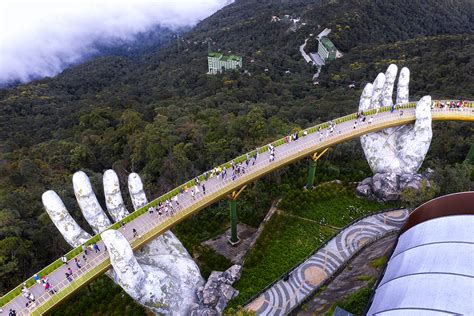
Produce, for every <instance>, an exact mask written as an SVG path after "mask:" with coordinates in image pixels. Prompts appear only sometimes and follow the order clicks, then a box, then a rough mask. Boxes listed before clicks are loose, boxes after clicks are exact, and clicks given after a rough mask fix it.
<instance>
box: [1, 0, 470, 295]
mask: <svg viewBox="0 0 474 316" xmlns="http://www.w3.org/2000/svg"><path fill="white" fill-rule="evenodd" d="M473 12H474V10H473V2H472V1H471V0H459V1H448V0H443V1H430V0H418V1H409V0H378V1H368V0H357V1H352V0H330V1H326V0H319V1H314V0H313V1H307V0H295V1H258V0H247V1H236V2H235V3H233V4H231V5H229V6H226V7H225V8H223V9H222V10H220V11H218V12H217V13H215V14H214V15H212V16H211V17H209V18H207V19H206V20H204V21H202V22H201V23H199V24H198V25H197V26H196V27H195V28H193V29H192V30H190V31H189V32H187V33H185V34H183V36H182V38H180V39H177V40H174V41H173V42H171V43H170V44H169V45H166V46H164V47H162V48H160V49H159V50H157V51H153V52H146V53H143V54H142V55H141V56H139V58H127V57H120V56H109V57H101V58H97V59H94V60H91V61H89V62H86V63H84V64H82V65H78V66H76V67H73V68H70V69H67V70H65V71H64V72H63V73H61V74H60V75H58V76H56V77H55V78H48V79H43V80H38V81H35V82H31V83H29V84H26V85H19V86H17V87H14V88H10V89H3V90H0V148H1V157H0V175H1V177H0V239H1V240H0V293H5V292H6V291H7V290H8V289H9V288H11V287H13V286H14V285H16V284H17V283H19V282H20V281H21V280H23V279H24V278H25V277H27V276H29V275H31V274H32V273H33V272H35V271H36V270H38V269H39V268H40V267H42V266H44V265H46V264H47V263H49V262H50V261H52V259H53V258H56V257H58V256H59V255H60V254H61V253H64V252H65V251H67V250H68V249H69V247H68V246H67V245H66V244H65V242H64V241H63V240H62V238H61V237H60V235H59V233H58V232H57V230H56V229H55V227H54V225H53V224H52V223H51V221H50V220H49V218H48V217H47V215H46V214H45V212H44V210H43V208H42V205H41V193H42V192H44V191H45V190H47V189H54V190H56V191H57V192H58V193H59V194H60V195H61V197H62V198H63V199H64V202H65V204H66V206H67V207H68V209H69V210H71V212H72V213H73V215H74V216H75V217H76V219H78V221H79V222H80V223H81V224H83V227H87V225H84V221H83V220H82V218H81V216H79V214H80V212H79V211H78V207H77V204H76V203H75V201H74V194H73V192H72V185H71V177H72V174H73V173H74V172H75V171H77V170H79V169H82V170H85V171H86V172H87V173H88V174H89V175H90V176H91V179H92V181H93V185H94V187H95V188H96V192H97V193H98V194H99V195H101V194H102V193H101V191H102V186H101V176H102V172H103V171H104V170H105V169H108V168H113V169H114V170H116V171H117V173H118V174H119V177H120V178H121V180H122V181H123V183H122V187H126V186H125V183H126V182H125V180H126V176H127V174H128V173H129V172H131V171H136V172H139V173H140V174H141V175H142V176H143V177H144V179H145V182H146V184H145V186H146V188H147V193H148V195H149V196H150V197H156V196H158V195H159V194H160V193H163V192H165V191H166V190H168V189H170V188H171V187H173V186H175V185H177V184H179V183H181V182H182V181H183V180H186V179H189V178H191V177H193V176H195V175H197V174H199V173H200V172H202V171H204V170H207V169H208V168H210V167H212V166H214V165H216V164H218V163H222V162H224V161H226V160H228V159H230V158H232V157H234V156H236V155H238V154H239V153H242V152H244V151H245V150H248V149H253V148H255V146H257V145H261V144H264V143H265V142H267V141H269V140H272V139H275V138H277V137H278V136H281V135H283V134H285V133H288V132H289V131H291V130H293V129H297V128H304V127H307V126H310V125H314V124H316V123H318V122H321V121H324V120H328V119H330V118H333V117H338V116H341V115H344V114H347V113H351V112H354V111H356V109H357V105H358V98H359V96H360V94H361V91H362V88H363V85H364V84H365V83H366V82H368V81H369V80H372V79H373V78H375V76H376V74H377V72H380V71H385V69H386V67H387V66H388V65H389V64H390V63H396V64H397V65H398V66H400V67H402V66H407V67H409V68H410V69H411V73H412V81H411V85H410V90H411V91H410V92H411V99H413V100H416V99H418V98H419V97H420V96H422V95H425V94H430V95H432V96H433V97H437V98H459V97H464V98H467V99H472V98H474V58H472V57H473V52H474V18H473ZM274 15H275V16H279V17H283V16H284V15H291V16H292V17H301V22H303V23H305V24H304V25H303V24H299V25H297V26H295V25H294V24H293V22H291V21H288V20H285V19H283V18H282V19H281V20H280V21H278V22H271V17H272V16H274ZM326 27H329V28H331V29H332V30H333V32H332V33H331V34H330V35H329V37H330V38H331V39H332V40H333V42H334V43H335V45H336V46H337V47H338V48H339V49H340V50H341V51H342V52H343V54H344V57H343V58H342V59H338V60H336V61H334V62H330V63H329V64H328V65H327V66H326V67H325V68H323V71H322V74H321V78H320V79H321V80H320V82H321V85H320V86H318V87H316V86H314V85H313V83H312V80H311V78H312V75H313V73H314V72H315V69H314V68H312V67H311V66H309V65H307V64H305V62H304V60H303V58H302V57H301V55H300V53H299V50H298V48H299V45H301V44H302V43H303V42H304V40H305V38H307V37H308V36H309V34H310V33H313V34H317V33H318V32H320V31H321V30H323V29H324V28H326ZM178 41H179V42H178ZM209 41H211V46H212V49H213V50H221V51H222V52H227V51H232V53H235V54H238V55H241V56H243V64H244V66H243V68H244V69H245V70H247V73H244V72H227V73H224V74H220V75H216V76H210V75H206V72H207V50H208V42H209ZM287 70H289V71H290V73H287ZM352 81H355V82H356V86H357V88H356V89H348V88H347V85H348V83H350V82H352ZM472 132H473V127H472V124H469V123H436V124H435V129H434V140H433V144H432V147H431V149H430V152H429V156H428V158H427V161H426V162H425V165H424V166H425V167H428V166H429V167H432V168H437V169H438V171H439V174H442V175H443V176H442V177H439V183H438V185H439V187H440V191H439V192H440V194H441V193H446V192H449V191H450V190H456V189H458V188H465V187H466V186H467V187H469V186H471V188H473V187H472V183H473V182H472V181H473V180H474V179H473V174H472V168H471V169H470V167H469V166H466V165H459V164H458V163H461V162H462V161H464V159H465V157H466V155H467V153H468V151H469V148H470V144H472V143H473V136H472V135H473V133H472ZM293 168H296V167H293ZM368 173H369V169H368V166H367V164H366V163H365V160H364V158H363V154H362V151H361V148H360V145H359V144H358V142H357V141H353V142H350V143H347V144H344V145H341V146H338V147H337V148H336V149H335V150H334V153H333V154H332V158H331V160H330V161H327V162H325V163H324V164H323V166H322V167H321V174H320V177H321V179H335V178H340V179H343V180H347V181H357V180H361V179H362V178H364V176H366V175H367V174H368ZM460 179H461V180H460ZM464 179H465V181H464ZM264 181H267V182H268V183H270V184H272V182H271V181H272V178H271V177H270V178H268V179H265V180H264ZM449 181H451V184H450V185H449V186H448V183H449ZM452 181H456V184H454V183H453V182H452ZM461 181H464V182H462V183H459V182H461ZM457 185H458V186H457ZM250 194H252V193H250ZM259 194H260V195H263V196H264V197H263V198H262V201H268V196H266V194H268V195H269V194H270V193H267V192H259ZM265 197H266V198H265ZM99 200H100V201H103V198H99ZM127 200H128V199H127ZM263 207H268V205H266V206H263ZM213 212H214V213H213ZM219 212H220V213H219ZM208 213H212V214H220V215H215V217H209V218H208V220H209V221H210V220H212V218H214V219H215V218H221V219H223V224H222V223H214V224H212V225H211V224H209V225H208V226H205V225H204V226H200V227H202V230H204V231H206V229H207V231H206V232H200V235H199V236H197V235H196V236H194V235H193V237H191V236H187V235H186V229H187V228H189V227H191V226H192V225H190V224H189V223H198V222H199V221H200V220H201V219H202V218H200V217H199V216H198V217H195V218H192V219H190V220H189V221H188V224H187V223H186V222H184V223H183V224H181V225H183V226H181V227H186V229H180V228H179V227H178V228H177V230H178V233H179V235H180V237H181V239H182V240H183V241H184V243H185V245H186V246H187V247H188V249H190V248H191V249H190V251H191V252H193V251H192V248H193V247H194V246H195V245H196V244H197V241H199V238H202V237H206V236H209V235H212V234H215V232H216V231H218V230H220V229H222V227H223V226H225V224H226V222H225V221H226V216H225V210H221V209H220V208H219V207H214V208H212V209H211V210H210V211H209V212H208ZM222 214H224V215H222ZM262 214H263V213H262ZM202 216H204V215H202ZM213 216H214V215H213ZM256 216H257V218H258V216H260V214H257V215H256ZM193 221H194V222H193ZM254 224H258V221H257V222H256V223H254ZM186 225H188V226H186ZM206 225H207V224H206ZM189 234H191V233H189ZM193 234H195V232H194V231H193Z"/></svg>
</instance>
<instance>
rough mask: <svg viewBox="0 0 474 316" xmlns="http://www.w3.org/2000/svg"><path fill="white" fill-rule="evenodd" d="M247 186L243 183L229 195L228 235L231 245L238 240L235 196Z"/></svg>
mask: <svg viewBox="0 0 474 316" xmlns="http://www.w3.org/2000/svg"><path fill="white" fill-rule="evenodd" d="M246 187H247V186H246V185H244V186H243V187H242V188H240V189H239V190H236V191H234V192H232V193H231V194H230V195H229V201H230V236H229V239H228V241H229V243H230V244H231V245H232V246H235V245H237V244H238V243H239V242H240V239H239V235H238V233H237V198H238V197H239V195H240V193H242V191H243V190H244V189H245V188H246Z"/></svg>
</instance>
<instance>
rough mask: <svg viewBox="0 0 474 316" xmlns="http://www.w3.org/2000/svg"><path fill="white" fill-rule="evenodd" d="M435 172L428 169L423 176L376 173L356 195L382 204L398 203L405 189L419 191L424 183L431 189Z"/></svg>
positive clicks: (361, 185) (358, 187)
mask: <svg viewBox="0 0 474 316" xmlns="http://www.w3.org/2000/svg"><path fill="white" fill-rule="evenodd" d="M432 174H433V170H432V169H430V168H428V169H427V170H426V171H425V172H423V173H422V174H411V173H404V174H401V175H399V174H396V173H393V172H391V173H376V174H375V175H374V176H373V177H369V178H366V179H364V180H363V181H362V182H360V183H359V185H358V186H357V189H356V193H357V195H359V196H362V197H366V198H369V199H373V200H377V201H380V202H387V201H396V200H398V199H399V198H400V193H401V191H402V190H403V189H405V188H411V189H413V190H415V191H419V190H420V189H421V187H422V183H423V182H425V183H426V187H428V188H430V187H431V183H430V178H431V176H432Z"/></svg>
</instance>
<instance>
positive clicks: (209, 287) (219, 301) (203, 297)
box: [191, 265, 242, 316]
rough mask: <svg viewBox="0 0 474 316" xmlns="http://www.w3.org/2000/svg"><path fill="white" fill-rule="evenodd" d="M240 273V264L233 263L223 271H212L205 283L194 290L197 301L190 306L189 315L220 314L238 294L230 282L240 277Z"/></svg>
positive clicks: (207, 315) (205, 315)
mask: <svg viewBox="0 0 474 316" xmlns="http://www.w3.org/2000/svg"><path fill="white" fill-rule="evenodd" d="M241 274H242V266H240V265H233V266H232V267H230V268H229V269H227V270H226V271H224V272H219V271H212V273H211V275H210V276H209V278H208V279H207V282H206V284H205V285H204V286H201V287H199V288H198V289H197V290H196V296H197V298H198V303H197V304H195V305H194V306H193V307H192V309H191V315H193V316H214V315H222V313H223V311H224V309H225V307H226V306H227V303H228V302H229V301H230V300H231V299H233V298H234V297H236V296H237V295H238V294H239V291H237V290H236V289H234V288H233V287H232V284H233V283H234V282H236V281H237V280H239V279H240V276H241Z"/></svg>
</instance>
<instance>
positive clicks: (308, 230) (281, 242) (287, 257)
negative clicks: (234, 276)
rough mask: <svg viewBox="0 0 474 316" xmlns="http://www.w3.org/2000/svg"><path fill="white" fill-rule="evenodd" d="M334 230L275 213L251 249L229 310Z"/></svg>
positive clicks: (278, 274)
mask: <svg viewBox="0 0 474 316" xmlns="http://www.w3.org/2000/svg"><path fill="white" fill-rule="evenodd" d="M333 233H334V231H333V230H332V229H330V228H328V227H321V226H319V225H315V224H314V223H313V222H310V221H306V220H304V219H299V218H294V217H288V216H285V215H283V214H278V213H277V214H275V215H274V216H273V217H272V219H271V220H270V221H269V222H268V223H267V225H266V226H265V230H264V232H263V233H262V235H261V236H260V238H259V239H258V241H257V243H256V245H255V247H254V248H253V249H252V250H251V252H250V254H249V256H248V258H247V260H246V262H245V267H244V271H243V274H242V277H241V279H240V281H239V282H238V283H236V284H235V288H237V289H238V290H239V292H240V294H239V296H237V298H235V299H234V300H232V301H231V302H230V304H229V307H234V308H235V307H238V306H239V305H242V304H243V303H245V302H246V301H247V300H248V299H250V298H251V297H252V296H253V295H255V294H257V293H258V292H260V291H261V290H262V289H263V288H264V287H265V286H267V285H268V284H270V283H272V282H273V281H274V280H276V279H278V278H279V277H280V276H281V275H282V274H284V273H285V272H286V271H288V270H289V269H291V268H292V267H293V266H295V265H296V264H297V263H299V262H300V261H301V260H302V259H304V258H305V257H306V256H308V255H309V254H310V253H311V252H312V251H313V250H314V249H315V248H316V247H318V246H319V245H320V244H321V243H323V242H324V241H325V240H326V239H327V238H328V237H329V236H331V235H332V234H333Z"/></svg>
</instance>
